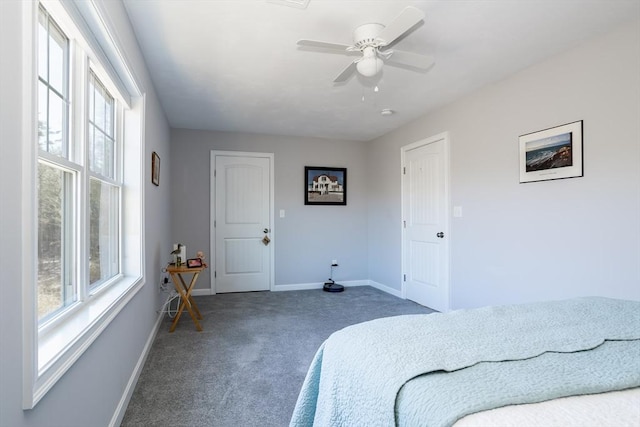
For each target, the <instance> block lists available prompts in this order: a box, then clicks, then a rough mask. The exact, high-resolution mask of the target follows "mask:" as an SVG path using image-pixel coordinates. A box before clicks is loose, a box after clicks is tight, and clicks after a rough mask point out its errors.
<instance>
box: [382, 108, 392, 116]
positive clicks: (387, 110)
mask: <svg viewBox="0 0 640 427" xmlns="http://www.w3.org/2000/svg"><path fill="white" fill-rule="evenodd" d="M395 113H396V112H395V111H393V110H391V109H389V108H385V109H384V110H382V111H380V115H382V116H392V115H394V114H395Z"/></svg>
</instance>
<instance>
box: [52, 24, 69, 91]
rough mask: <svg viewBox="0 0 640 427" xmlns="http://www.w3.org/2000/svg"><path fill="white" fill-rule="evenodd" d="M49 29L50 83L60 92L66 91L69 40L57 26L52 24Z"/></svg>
mask: <svg viewBox="0 0 640 427" xmlns="http://www.w3.org/2000/svg"><path fill="white" fill-rule="evenodd" d="M49 31H50V33H49V34H50V38H49V84H50V85H51V86H52V87H53V88H54V89H55V90H57V91H58V92H59V93H66V89H65V88H66V85H65V74H66V62H67V61H66V52H67V40H66V39H65V37H64V35H62V33H60V32H59V30H58V29H57V28H56V27H55V26H53V25H50V26H49Z"/></svg>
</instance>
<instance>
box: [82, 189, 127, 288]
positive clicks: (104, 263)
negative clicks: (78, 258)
mask: <svg viewBox="0 0 640 427" xmlns="http://www.w3.org/2000/svg"><path fill="white" fill-rule="evenodd" d="M119 194H120V189H119V188H118V187H115V186H112V185H109V184H107V183H104V182H102V181H99V180H97V179H91V180H90V195H89V198H90V200H89V205H90V219H89V233H90V236H89V281H90V283H91V286H95V285H98V284H100V283H102V282H104V281H105V280H107V279H109V278H111V277H113V276H115V275H116V274H118V272H119V270H120V269H119V254H118V251H119V247H120V242H119V237H118V236H119V221H118V216H119V211H120V208H119V205H120V202H119V200H120V197H119Z"/></svg>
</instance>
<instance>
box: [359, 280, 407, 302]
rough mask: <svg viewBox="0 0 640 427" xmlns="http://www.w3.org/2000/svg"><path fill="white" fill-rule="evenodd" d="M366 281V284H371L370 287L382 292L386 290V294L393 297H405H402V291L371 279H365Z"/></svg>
mask: <svg viewBox="0 0 640 427" xmlns="http://www.w3.org/2000/svg"><path fill="white" fill-rule="evenodd" d="M367 282H369V283H368V285H369V286H371V287H372V288H376V289H379V290H381V291H382V292H386V293H388V294H391V295H393V296H394V297H398V298H401V299H405V298H403V297H402V291H399V290H397V289H393V288H390V287H389V286H387V285H383V284H382V283H378V282H374V281H373V280H367Z"/></svg>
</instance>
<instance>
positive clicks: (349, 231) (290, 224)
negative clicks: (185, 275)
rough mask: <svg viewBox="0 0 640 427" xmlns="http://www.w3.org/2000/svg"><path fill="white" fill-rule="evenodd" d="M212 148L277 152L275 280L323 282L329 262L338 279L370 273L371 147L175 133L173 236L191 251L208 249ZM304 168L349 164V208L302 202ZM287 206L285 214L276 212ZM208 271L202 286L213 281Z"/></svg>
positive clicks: (257, 136) (299, 140) (357, 143)
mask: <svg viewBox="0 0 640 427" xmlns="http://www.w3.org/2000/svg"><path fill="white" fill-rule="evenodd" d="M212 150H224V151H246V152H264V153H274V164H275V167H274V169H275V170H274V172H275V215H276V217H275V227H274V233H273V244H274V245H275V284H276V285H298V284H307V283H318V282H324V281H325V280H326V279H327V278H328V277H329V274H330V264H331V260H333V259H337V260H338V262H339V264H340V266H339V267H338V268H337V269H336V270H335V274H334V279H336V280H362V279H366V278H367V256H366V248H367V229H366V218H367V213H366V209H367V185H366V167H367V166H366V164H365V150H366V144H365V143H363V142H355V141H330V140H324V139H318V138H296V137H284V136H269V135H255V134H238V133H225V132H205V131H194V130H185V129H174V130H172V131H171V159H172V164H173V165H174V170H173V173H172V182H171V184H170V185H171V193H172V213H173V215H172V223H171V233H172V234H171V235H172V238H173V241H174V242H175V243H178V242H180V243H184V244H185V245H187V251H188V252H189V253H188V254H187V256H191V255H193V254H195V252H196V251H197V250H204V251H205V252H206V253H207V256H208V258H210V257H211V256H212V254H209V235H210V234H209V233H210V226H209V221H210V207H209V202H210V173H211V172H210V153H211V151H212ZM304 166H331V167H346V168H347V186H348V187H347V206H305V205H304ZM281 209H284V210H285V218H280V217H279V215H278V213H279V211H280V210H281ZM210 280H211V276H210V272H209V271H208V270H207V271H206V273H204V274H203V275H202V276H201V279H199V282H198V284H197V288H200V289H201V288H204V287H206V288H208V287H209V286H210Z"/></svg>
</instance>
